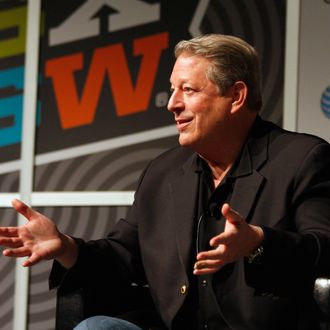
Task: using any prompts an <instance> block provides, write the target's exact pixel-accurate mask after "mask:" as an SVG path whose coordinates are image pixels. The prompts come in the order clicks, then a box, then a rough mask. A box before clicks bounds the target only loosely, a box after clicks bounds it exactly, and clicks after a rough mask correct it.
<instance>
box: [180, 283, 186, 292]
mask: <svg viewBox="0 0 330 330" xmlns="http://www.w3.org/2000/svg"><path fill="white" fill-rule="evenodd" d="M180 293H181V294H186V293H187V286H186V285H182V287H181V288H180Z"/></svg>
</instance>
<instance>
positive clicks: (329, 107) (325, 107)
mask: <svg viewBox="0 0 330 330" xmlns="http://www.w3.org/2000/svg"><path fill="white" fill-rule="evenodd" d="M321 110H322V111H323V113H324V114H325V115H326V117H327V118H329V119H330V86H328V87H327V88H326V89H325V91H324V92H323V93H322V96H321Z"/></svg>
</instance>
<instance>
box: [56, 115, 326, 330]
mask: <svg viewBox="0 0 330 330" xmlns="http://www.w3.org/2000/svg"><path fill="white" fill-rule="evenodd" d="M219 148H221V141H220V142H219ZM242 152H244V153H246V155H245V156H247V157H244V158H245V159H248V161H246V164H244V168H245V170H244V171H243V173H241V175H240V177H238V178H237V179H236V182H235V186H234V190H233V194H232V198H231V201H230V204H231V206H232V207H233V208H234V209H235V210H237V211H238V212H239V213H240V214H241V215H242V216H243V217H244V218H245V219H246V221H247V222H249V223H251V224H255V225H259V226H262V227H263V229H264V232H265V240H264V243H263V245H264V256H263V260H262V262H261V263H260V264H248V263H247V260H245V259H244V258H242V259H241V260H238V261H237V262H235V263H234V264H232V265H229V267H230V271H229V276H227V277H226V278H225V280H224V283H223V292H222V295H221V297H219V301H220V310H221V313H222V316H223V318H224V319H225V320H226V321H227V323H228V325H229V326H230V328H232V329H235V330H243V329H244V330H247V329H260V330H265V329H267V330H271V329H274V330H275V329H276V330H278V329H281V330H283V329H290V330H293V329H317V321H316V320H317V310H316V306H315V304H314V301H313V298H312V288H313V282H314V279H315V278H316V277H317V276H320V275H324V274H328V275H329V274H330V259H329V257H330V146H329V144H328V143H327V142H325V141H323V140H321V139H319V138H316V137H313V136H310V135H306V134H297V133H291V132H287V131H284V130H282V129H280V128H279V127H277V126H276V125H274V124H271V123H269V122H264V121H262V120H261V119H260V118H257V120H256V123H255V124H254V126H253V128H252V130H251V132H250V135H249V138H248V140H247V142H246V145H245V147H244V148H243V151H242ZM196 157H197V155H196V153H194V152H193V151H192V150H189V149H185V148H181V147H178V148H175V149H173V150H170V151H168V152H166V153H164V154H162V155H161V156H159V157H158V158H157V159H155V160H154V161H152V162H151V163H150V164H149V166H148V167H147V169H146V170H145V171H144V173H143V175H142V177H141V179H140V182H139V186H138V189H137V191H136V194H135V201H134V204H133V206H132V208H131V209H130V212H129V215H128V217H127V219H121V220H120V221H118V223H117V224H116V225H115V227H114V229H113V230H112V232H111V233H110V234H109V236H108V237H107V238H106V239H102V240H97V241H90V242H87V243H85V242H80V243H79V244H80V254H79V258H78V261H77V264H76V265H75V267H73V268H72V269H71V270H70V272H69V274H70V275H69V276H66V280H64V282H62V285H65V283H66V282H67V283H69V284H67V285H73V283H74V285H77V284H78V283H79V285H82V286H83V285H85V284H86V283H87V282H89V283H90V282H93V281H99V279H100V274H101V273H102V274H107V275H106V281H107V282H110V283H116V286H117V287H118V286H120V285H126V284H127V283H129V282H135V283H138V284H141V285H144V284H147V285H149V288H150V292H151V295H152V298H153V302H154V304H155V307H156V310H157V311H158V313H159V315H160V316H161V318H162V320H163V321H164V323H165V325H166V327H167V328H173V329H174V328H177V329H184V328H185V327H184V325H183V324H177V323H176V320H177V319H180V320H181V322H182V320H183V322H184V320H185V319H186V320H188V319H189V318H191V315H189V314H188V313H186V312H183V311H184V308H183V306H184V304H185V300H186V297H187V295H188V293H189V289H190V280H189V279H190V278H191V274H192V260H191V255H192V250H195V236H196V235H195V230H196V221H197V219H196V212H195V211H196V204H197V203H196V198H197V188H198V176H197V174H196V173H195V170H194V169H195V163H196ZM220 271H221V270H220ZM55 273H56V272H54V271H53V273H52V275H51V281H52V283H53V284H56V282H57V284H58V283H59V280H58V279H56V276H55ZM69 279H70V280H69ZM72 279H74V280H73V281H72ZM63 283H64V284H63ZM104 285H105V283H104ZM180 313H181V314H182V313H186V314H185V315H180ZM178 315H179V316H180V318H178ZM214 328H215V329H217V327H214Z"/></svg>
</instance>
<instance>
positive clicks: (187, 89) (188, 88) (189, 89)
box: [183, 87, 194, 93]
mask: <svg viewBox="0 0 330 330" xmlns="http://www.w3.org/2000/svg"><path fill="white" fill-rule="evenodd" d="M183 90H184V91H185V92H187V93H190V92H193V91H194V90H193V89H192V88H191V87H185V88H184V89H183Z"/></svg>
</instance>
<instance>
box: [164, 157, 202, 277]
mask: <svg viewBox="0 0 330 330" xmlns="http://www.w3.org/2000/svg"><path fill="white" fill-rule="evenodd" d="M196 157H197V156H196V154H193V155H192V156H191V157H190V158H189V159H188V160H187V161H186V162H185V164H184V165H183V166H182V169H181V171H179V173H178V175H177V177H176V179H174V180H173V181H172V182H170V196H171V198H172V200H171V203H172V212H173V213H172V216H171V220H172V228H173V233H176V244H177V247H178V251H179V257H180V259H181V260H180V261H181V263H182V264H183V265H184V267H185V269H186V271H188V267H189V261H190V256H191V251H193V250H194V244H195V242H194V239H192V238H193V237H195V224H196V223H197V220H196V219H195V217H196V207H197V205H198V204H197V197H198V194H197V191H198V180H199V179H198V178H199V175H198V173H196ZM182 196H184V198H182Z"/></svg>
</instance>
